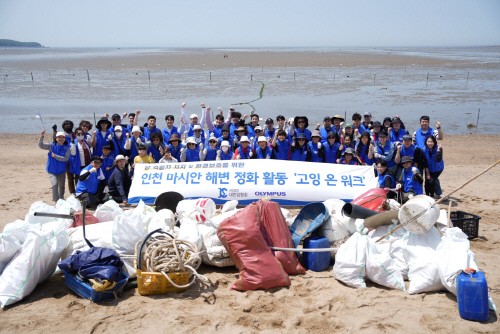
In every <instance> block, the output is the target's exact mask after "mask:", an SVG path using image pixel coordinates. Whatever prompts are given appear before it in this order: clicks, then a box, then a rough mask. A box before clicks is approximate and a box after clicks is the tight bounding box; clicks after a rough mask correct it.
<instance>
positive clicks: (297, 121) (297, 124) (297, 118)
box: [293, 116, 309, 128]
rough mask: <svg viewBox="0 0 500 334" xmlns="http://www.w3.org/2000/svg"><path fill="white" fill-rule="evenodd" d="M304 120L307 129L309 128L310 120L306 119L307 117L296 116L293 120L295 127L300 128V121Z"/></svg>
mask: <svg viewBox="0 0 500 334" xmlns="http://www.w3.org/2000/svg"><path fill="white" fill-rule="evenodd" d="M301 118H302V119H304V121H306V125H305V127H306V128H307V127H309V119H308V118H307V117H306V116H295V118H294V119H293V123H295V127H296V128H298V127H299V119H301Z"/></svg>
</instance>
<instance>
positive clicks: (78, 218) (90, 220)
mask: <svg viewBox="0 0 500 334" xmlns="http://www.w3.org/2000/svg"><path fill="white" fill-rule="evenodd" d="M73 216H74V217H75V220H74V221H73V224H71V226H70V227H78V226H82V225H83V212H82V211H77V212H75V213H74V214H73ZM97 223H100V221H99V220H98V219H97V218H96V217H95V216H94V215H93V214H90V213H87V214H85V225H92V224H97Z"/></svg>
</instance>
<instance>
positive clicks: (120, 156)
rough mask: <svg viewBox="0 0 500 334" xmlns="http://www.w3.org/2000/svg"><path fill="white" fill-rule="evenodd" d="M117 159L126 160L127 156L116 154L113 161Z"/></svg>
mask: <svg viewBox="0 0 500 334" xmlns="http://www.w3.org/2000/svg"><path fill="white" fill-rule="evenodd" d="M118 160H128V157H124V156H123V155H121V154H118V155H117V156H116V158H115V161H118Z"/></svg>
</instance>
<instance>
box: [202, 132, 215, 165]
mask: <svg viewBox="0 0 500 334" xmlns="http://www.w3.org/2000/svg"><path fill="white" fill-rule="evenodd" d="M216 158H217V138H215V136H213V134H212V137H210V138H208V146H207V148H205V149H204V150H202V151H201V156H200V159H201V161H215V160H216Z"/></svg>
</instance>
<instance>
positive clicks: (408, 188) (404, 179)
mask: <svg viewBox="0 0 500 334" xmlns="http://www.w3.org/2000/svg"><path fill="white" fill-rule="evenodd" d="M402 163H403V167H404V169H403V172H402V173H401V176H400V177H399V179H398V184H397V185H396V189H398V190H399V189H402V191H403V203H406V202H407V201H408V200H409V199H411V198H413V196H416V195H422V194H423V193H424V189H423V188H422V183H423V182H424V179H423V178H422V174H420V171H419V170H418V168H417V167H414V166H412V163H413V162H412V158H411V157H408V156H405V157H403V159H402Z"/></svg>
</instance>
